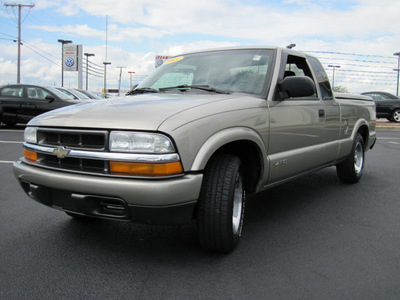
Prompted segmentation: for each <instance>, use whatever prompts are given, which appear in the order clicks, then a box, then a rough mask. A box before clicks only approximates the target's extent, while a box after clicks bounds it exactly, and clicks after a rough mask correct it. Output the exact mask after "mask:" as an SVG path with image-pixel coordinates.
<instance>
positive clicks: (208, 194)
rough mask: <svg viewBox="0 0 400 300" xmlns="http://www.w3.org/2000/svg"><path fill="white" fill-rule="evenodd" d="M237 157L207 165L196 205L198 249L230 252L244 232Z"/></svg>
mask: <svg viewBox="0 0 400 300" xmlns="http://www.w3.org/2000/svg"><path fill="white" fill-rule="evenodd" d="M243 182H244V178H243V172H242V169H241V162H240V159H239V158H238V157H237V156H234V155H230V154H221V155H217V156H215V157H214V158H213V159H212V160H211V161H210V162H209V164H208V165H207V167H206V170H205V173H204V178H203V185H202V189H201V193H200V198H199V202H198V214H197V228H198V237H199V242H200V244H201V246H202V247H203V248H204V249H206V250H210V251H216V252H221V253H228V252H231V251H232V250H233V249H235V248H236V246H237V244H238V242H239V239H240V236H241V234H242V228H243V217H244V207H245V198H246V193H245V190H244V187H243Z"/></svg>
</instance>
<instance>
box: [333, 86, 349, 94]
mask: <svg viewBox="0 0 400 300" xmlns="http://www.w3.org/2000/svg"><path fill="white" fill-rule="evenodd" d="M333 91H334V92H336V93H350V92H349V90H348V89H347V87H344V86H341V85H338V86H335V87H334V88H333Z"/></svg>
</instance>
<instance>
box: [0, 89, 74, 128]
mask: <svg viewBox="0 0 400 300" xmlns="http://www.w3.org/2000/svg"><path fill="white" fill-rule="evenodd" d="M80 102H82V100H81V101H77V100H74V99H72V98H71V97H69V96H67V95H65V94H63V93H62V92H60V91H58V90H56V89H54V88H51V87H42V86H38V85H29V84H13V85H6V86H2V87H0V122H2V123H5V124H6V125H8V126H14V125H15V124H17V123H28V122H29V121H30V120H31V119H32V118H34V117H35V116H37V115H40V114H42V113H45V112H48V111H50V110H53V109H56V108H60V107H64V106H68V105H72V104H76V103H80Z"/></svg>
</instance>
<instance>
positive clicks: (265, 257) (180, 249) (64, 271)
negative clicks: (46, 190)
mask: <svg viewBox="0 0 400 300" xmlns="http://www.w3.org/2000/svg"><path fill="white" fill-rule="evenodd" d="M23 129H24V127H23V126H20V127H17V128H6V127H4V126H0V181H1V194H0V269H1V270H0V299H400V271H399V270H400V250H399V249H400V217H399V215H400V199H399V194H400V184H399V182H400V181H399V171H400V131H399V129H400V128H399V129H397V128H396V127H394V128H383V127H381V128H380V129H379V131H378V141H377V144H376V146H375V148H374V149H373V150H371V151H370V152H368V153H367V155H366V166H365V171H364V176H363V178H362V180H361V182H359V183H358V184H356V185H344V184H341V183H340V182H339V180H338V178H337V176H336V171H335V169H334V168H328V169H325V170H322V171H319V172H316V173H313V174H310V175H308V176H305V177H302V178H300V179H297V180H295V181H293V182H290V183H288V184H284V185H281V186H279V187H276V188H273V189H271V190H268V191H266V192H264V193H262V194H260V195H257V196H256V197H252V198H250V199H249V201H248V203H247V210H246V217H245V225H244V232H243V237H242V241H241V243H240V245H239V246H238V248H237V249H236V250H235V251H234V252H233V253H231V254H229V255H218V254H213V253H208V252H204V251H203V250H201V249H200V248H199V246H198V244H197V241H196V237H195V233H194V230H193V228H192V227H191V226H189V225H188V226H146V225H137V224H131V223H120V222H111V221H93V222H77V221H76V220H73V219H71V218H70V217H68V216H67V215H66V214H64V213H62V212H59V211H56V210H53V209H50V208H47V207H45V206H43V205H40V204H38V203H35V202H34V201H32V200H30V199H29V198H28V197H27V196H26V195H25V194H24V193H23V192H22V190H21V188H20V187H19V186H18V183H17V181H16V179H15V178H14V176H13V174H12V162H13V161H15V160H16V159H17V158H18V157H19V156H21V155H22V139H23Z"/></svg>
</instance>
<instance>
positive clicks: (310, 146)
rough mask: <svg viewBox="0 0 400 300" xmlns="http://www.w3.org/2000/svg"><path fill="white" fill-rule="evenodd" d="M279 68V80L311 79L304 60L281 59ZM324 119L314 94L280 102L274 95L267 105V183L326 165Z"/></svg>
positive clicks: (322, 111)
mask: <svg viewBox="0 0 400 300" xmlns="http://www.w3.org/2000/svg"><path fill="white" fill-rule="evenodd" d="M285 61H286V62H285ZM282 64H283V65H284V68H281V70H282V71H281V73H282V74H280V75H279V77H280V79H279V80H282V79H284V77H286V76H309V77H311V78H313V75H312V72H311V69H310V66H309V65H308V63H307V60H306V59H305V57H300V56H295V55H286V56H285V55H284V56H283V62H282ZM279 80H278V81H279ZM325 116H326V115H325V107H324V104H323V103H322V100H321V99H320V98H319V97H318V95H317V93H315V94H314V95H312V96H310V97H301V98H288V99H281V98H280V96H279V92H278V91H277V92H276V93H275V96H274V99H273V101H271V102H270V143H269V150H268V155H269V159H270V180H269V181H270V183H273V182H278V181H280V180H283V179H287V178H290V177H292V176H296V175H299V174H301V173H304V172H306V171H309V170H313V169H316V168H318V167H319V166H321V165H323V164H325V163H326V157H325V155H326V154H325V153H324V149H323V143H324V141H325V137H324V134H325V130H324V123H325Z"/></svg>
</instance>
